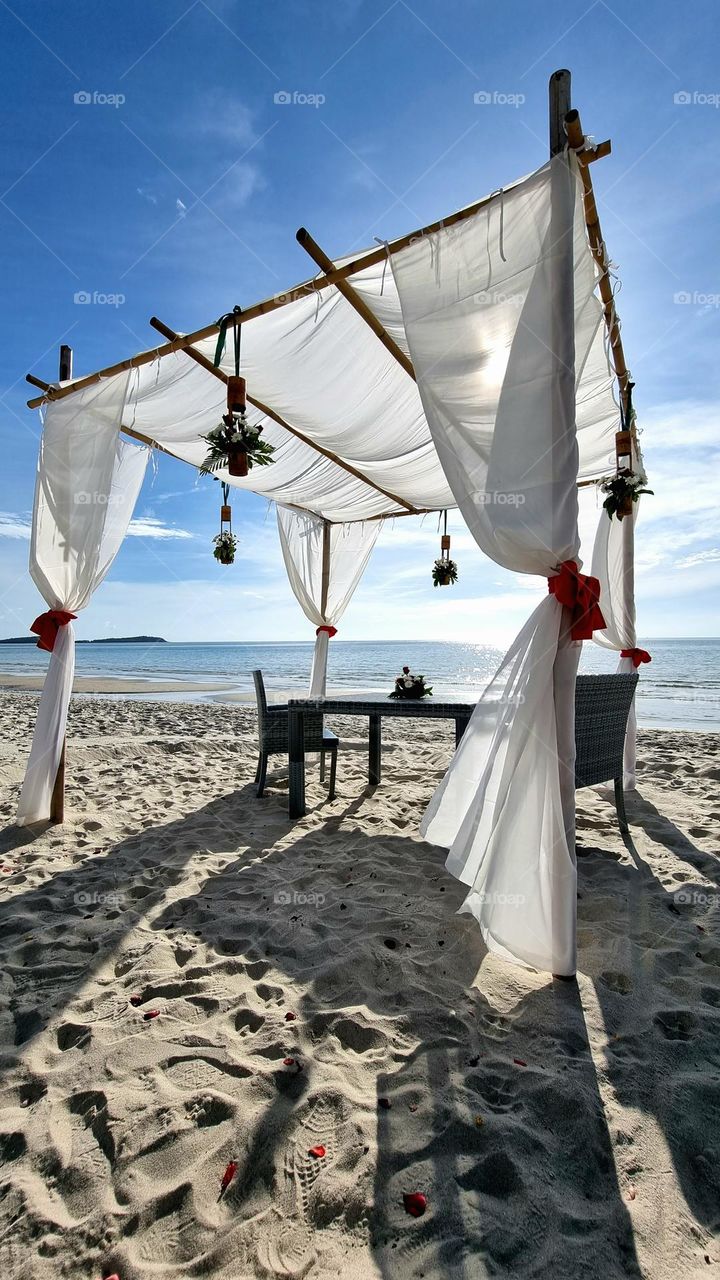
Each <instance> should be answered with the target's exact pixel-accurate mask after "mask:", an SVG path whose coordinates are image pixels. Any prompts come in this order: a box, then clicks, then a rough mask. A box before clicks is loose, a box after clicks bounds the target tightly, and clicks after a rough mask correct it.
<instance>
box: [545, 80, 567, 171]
mask: <svg viewBox="0 0 720 1280" xmlns="http://www.w3.org/2000/svg"><path fill="white" fill-rule="evenodd" d="M570 79H571V77H570V72H569V71H567V70H565V69H564V68H563V69H561V70H560V71H553V73H552V75H551V77H550V80H549V82H548V123H549V128H550V157H551V158H552V157H553V156H557V155H560V152H561V151H564V150H565V130H564V128H563V120H564V119H565V116H566V115H567V113H568V111H569V110H570Z"/></svg>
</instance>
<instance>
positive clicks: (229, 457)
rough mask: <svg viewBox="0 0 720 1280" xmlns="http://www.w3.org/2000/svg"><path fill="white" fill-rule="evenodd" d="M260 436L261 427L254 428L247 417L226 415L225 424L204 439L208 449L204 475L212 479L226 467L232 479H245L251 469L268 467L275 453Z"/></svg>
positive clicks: (203, 465)
mask: <svg viewBox="0 0 720 1280" xmlns="http://www.w3.org/2000/svg"><path fill="white" fill-rule="evenodd" d="M261 436H262V427H255V426H252V425H251V424H250V423H249V422H248V421H247V418H246V416H245V414H244V413H226V414H225V415H224V417H223V419H222V422H219V423H218V425H217V426H216V427H214V428H213V430H212V431H208V433H207V435H206V436H202V437H201V438H202V439H203V440H204V441H205V442H206V444H207V445H208V448H209V452H208V455H207V457H206V459H205V461H204V462H203V464H202V466H201V468H200V471H201V473H202V474H204V475H210V474H212V472H213V471H219V470H220V469H221V468H222V467H227V469H228V471H229V472H230V475H231V476H246V475H247V473H248V471H249V470H250V469H251V468H252V467H266V466H267V465H268V463H270V462H272V459H273V454H274V452H275V449H274V447H273V446H272V445H271V444H268V443H267V441H266V440H262V439H261Z"/></svg>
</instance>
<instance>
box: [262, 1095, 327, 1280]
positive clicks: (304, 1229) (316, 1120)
mask: <svg viewBox="0 0 720 1280" xmlns="http://www.w3.org/2000/svg"><path fill="white" fill-rule="evenodd" d="M346 1131H347V1119H346V1117H345V1115H344V1104H343V1102H342V1100H341V1099H338V1098H333V1097H319V1098H316V1099H315V1100H314V1101H312V1102H310V1103H309V1105H308V1109H307V1111H306V1112H305V1115H304V1116H303V1117H302V1119H301V1120H300V1122H299V1124H298V1128H297V1129H296V1131H295V1134H294V1136H293V1138H291V1140H290V1142H289V1143H288V1146H287V1149H286V1152H285V1167H284V1184H283V1188H282V1191H281V1193H280V1195H279V1197H278V1208H279V1214H280V1217H279V1220H278V1222H277V1224H276V1226H275V1228H274V1229H272V1228H270V1229H269V1230H268V1231H267V1232H265V1233H264V1234H263V1238H262V1239H261V1240H260V1242H259V1243H258V1245H257V1252H256V1263H257V1266H258V1269H259V1272H260V1275H263V1276H273V1277H274V1276H280V1277H283V1278H285V1277H286V1278H287V1280H301V1278H302V1277H303V1276H305V1275H306V1274H307V1272H308V1271H309V1270H310V1268H311V1267H312V1266H313V1264H314V1262H315V1259H316V1255H315V1250H314V1248H313V1245H312V1238H311V1231H310V1229H311V1227H313V1226H317V1225H319V1221H318V1215H319V1216H320V1217H322V1209H321V1208H320V1207H319V1205H318V1203H317V1200H316V1196H315V1195H314V1190H315V1187H316V1184H317V1183H318V1182H319V1180H320V1179H321V1178H322V1177H323V1175H324V1174H325V1173H327V1172H328V1171H329V1170H330V1169H332V1167H333V1165H334V1164H335V1163H336V1162H337V1160H338V1158H339V1156H340V1155H342V1154H344V1152H345V1151H346V1150H347V1147H348V1145H349V1144H348V1141H347V1136H346ZM317 1146H320V1147H324V1148H325V1154H324V1155H322V1156H319V1157H318V1156H311V1155H310V1154H309V1152H310V1148H311V1147H317Z"/></svg>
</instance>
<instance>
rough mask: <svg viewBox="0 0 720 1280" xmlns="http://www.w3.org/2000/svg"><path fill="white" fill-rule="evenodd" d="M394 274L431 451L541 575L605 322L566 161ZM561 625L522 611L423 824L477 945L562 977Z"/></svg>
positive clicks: (570, 816)
mask: <svg viewBox="0 0 720 1280" xmlns="http://www.w3.org/2000/svg"><path fill="white" fill-rule="evenodd" d="M500 199H502V200H503V207H502V217H501V209H500ZM392 268H393V274H394V277H395V281H396V284H397V289H398V294H399V296H400V300H401V303H402V308H403V319H404V324H405V332H406V334H407V339H408V343H409V348H410V352H411V355H412V360H413V364H414V367H415V371H416V373H417V376H418V385H419V388H420V392H421V395H422V399H423V405H424V408H425V413H426V416H427V419H428V422H429V424H430V429H431V431H432V436H433V442H434V444H435V447H436V449H437V452H438V457H439V459H440V462H441V464H442V466H443V470H444V471H445V474H446V476H447V478H448V481H449V484H450V487H451V489H452V491H453V496H454V498H455V501H456V503H457V505H458V506H459V508H460V510H461V512H462V514H463V516H464V518H465V522H466V524H467V526H468V528H469V529H470V531H471V532H472V534H473V536H474V537H475V539H476V541H477V543H478V545H479V546H480V547H481V548H482V550H483V551H485V552H486V553H487V554H488V555H489V556H491V557H492V559H494V560H496V561H497V563H499V564H502V565H504V566H505V567H506V568H510V569H514V570H516V571H518V572H520V573H536V574H543V575H545V576H550V575H551V574H553V573H554V571H555V570H556V569H557V567H558V565H559V564H560V563H561V562H563V561H565V560H577V553H578V547H579V538H578V525H577V490H576V480H577V475H578V446H577V436H576V429H575V396H576V380H575V368H576V367H577V369H578V370H581V369H582V368H583V365H584V362H585V359H586V357H587V354H588V351H589V350H590V349H591V347H592V346H593V344H594V343H595V341H596V338H597V332H598V329H599V326H600V325H601V323H602V316H601V310H600V304H599V303H598V301H597V299H596V298H595V296H594V286H595V273H594V269H593V266H592V262H591V260H590V258H589V256H588V254H587V246H586V240H585V226H584V220H583V212H582V194H581V189H579V183H578V177H577V172H576V168H575V162H574V160H568V159H567V158H566V157H564V156H560V157H556V158H555V159H554V160H553V161H552V162H551V163H550V164H549V165H547V166H546V167H545V168H544V169H543V170H541V171H540V172H539V173H537V174H535V175H533V177H532V178H530V179H528V180H527V181H526V182H525V183H524V184H523V185H522V187H516V188H513V189H512V190H511V191H509V192H506V193H504V196H503V197H499V198H498V200H497V201H495V202H493V203H492V204H491V205H490V206H487V207H486V208H485V209H483V210H481V211H480V212H479V213H478V214H477V215H476V216H475V217H473V218H471V219H469V220H467V221H466V222H463V223H459V224H458V225H457V226H454V227H449V228H444V229H443V230H441V231H440V232H438V233H437V235H435V236H433V237H432V240H431V241H427V240H426V241H417V242H415V243H414V244H412V245H411V246H409V247H408V249H406V250H404V251H402V252H401V253H398V254H396V255H394V256H393V260H392ZM488 291H490V300H491V302H492V304H493V311H489V310H486V309H485V299H486V298H487V297H488ZM511 311H512V312H514V322H513V323H512V324H511V320H510V314H511ZM498 312H499V316H500V320H499V324H500V330H498V327H497V323H496V322H495V315H496V314H497V313H498ZM508 326H509V328H510V334H511V336H510V338H509V339H507V338H505V337H503V338H502V341H500V342H498V332H500V333H501V334H505V333H506V332H507V329H508ZM573 331H574V333H575V341H574V340H573ZM568 620H569V619H568V614H567V612H566V611H564V610H563V608H562V606H561V605H560V604H559V602H558V601H557V600H556V599H555V597H554V596H548V598H547V599H546V600H544V601H543V602H542V603H541V604H540V605H539V606H538V608H537V609H536V610H535V612H534V614H533V615H532V617H531V618H530V619H529V621H528V622H527V623H526V625H525V627H524V628H523V629H522V631H521V632H520V634H519V636H518V637H517V639H516V641H515V642H514V644H513V646H512V647H511V649H510V651H509V652H508V654H507V655H506V657H505V658H504V660H503V663H502V664H501V666H500V669H499V671H498V673H497V675H496V677H495V679H494V680H493V681H492V682H491V685H490V686H489V688H488V690H487V691H486V693H485V694H484V695H483V697H482V698H481V699H480V702H479V703H478V707H477V708H476V711H475V713H474V715H473V717H472V719H471V721H470V725H469V728H468V730H467V732H466V734H465V736H464V738H463V740H462V742H461V744H460V747H459V748H458V750H457V752H456V754H455V757H454V759H453V761H452V764H451V766H450V769H449V771H448V773H447V774H446V776H445V778H444V779H443V782H442V783H441V785H440V787H439V788H438V790H437V792H436V793H435V795H434V797H433V799H432V801H431V804H430V806H429V809H428V811H427V814H426V815H425V818H424V820H423V824H422V832H423V834H424V835H426V836H427V838H428V839H430V840H432V841H434V842H435V843H438V844H441V845H443V846H445V847H447V848H449V850H450V853H449V858H448V867H449V868H450V870H451V871H452V872H453V874H455V875H456V876H457V877H458V878H459V879H461V880H462V881H463V882H464V883H466V884H468V885H469V886H470V893H469V894H468V897H467V899H466V901H465V903H464V905H463V910H466V911H471V912H472V913H473V915H475V917H476V918H477V920H478V921H479V924H480V927H481V929H482V932H483V936H484V938H485V941H486V943H487V945H488V947H489V948H490V949H492V950H493V951H496V952H498V953H500V954H501V955H503V956H505V957H506V958H508V959H512V960H514V961H516V962H518V963H521V964H528V965H532V966H534V967H537V968H540V969H547V970H550V971H551V972H554V973H562V974H572V973H573V972H574V971H575V958H576V957H575V917H576V870H575V858H574V801H575V797H574V758H575V743H574V685H575V674H576V670H577V663H578V659H579V652H580V648H581V646H580V645H579V644H575V643H571V642H570V641H569V639H568V635H567V625H568Z"/></svg>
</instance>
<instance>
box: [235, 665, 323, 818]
mask: <svg viewBox="0 0 720 1280" xmlns="http://www.w3.org/2000/svg"><path fill="white" fill-rule="evenodd" d="M253 680H254V681H255V696H256V698H257V713H258V737H259V739H260V758H259V760H258V766H257V772H256V774H255V781H256V783H257V794H258V796H261V795H262V794H263V791H264V790H265V779H266V777H267V767H268V757H269V756H271V755H275V754H279V755H280V754H281V755H284V756H286V757H287V754H288V709H287V707H286V706H268V701H267V697H266V695H265V681H264V680H263V676H262V671H253ZM304 721H305V750H306V751H319V753H320V781H321V782H323V781H324V780H325V756H326V755H328V754H329V756H330V789H329V791H328V800H334V799H335V776H336V773H337V752H338V746H339V744H340V739H339V738H338V737H337V736H336V734H334V733H332V732H331V730H330V729H324V728H323V718H322V713H321V712H320V711H318V712H313V711H307V712H306V713H305V716H304Z"/></svg>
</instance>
